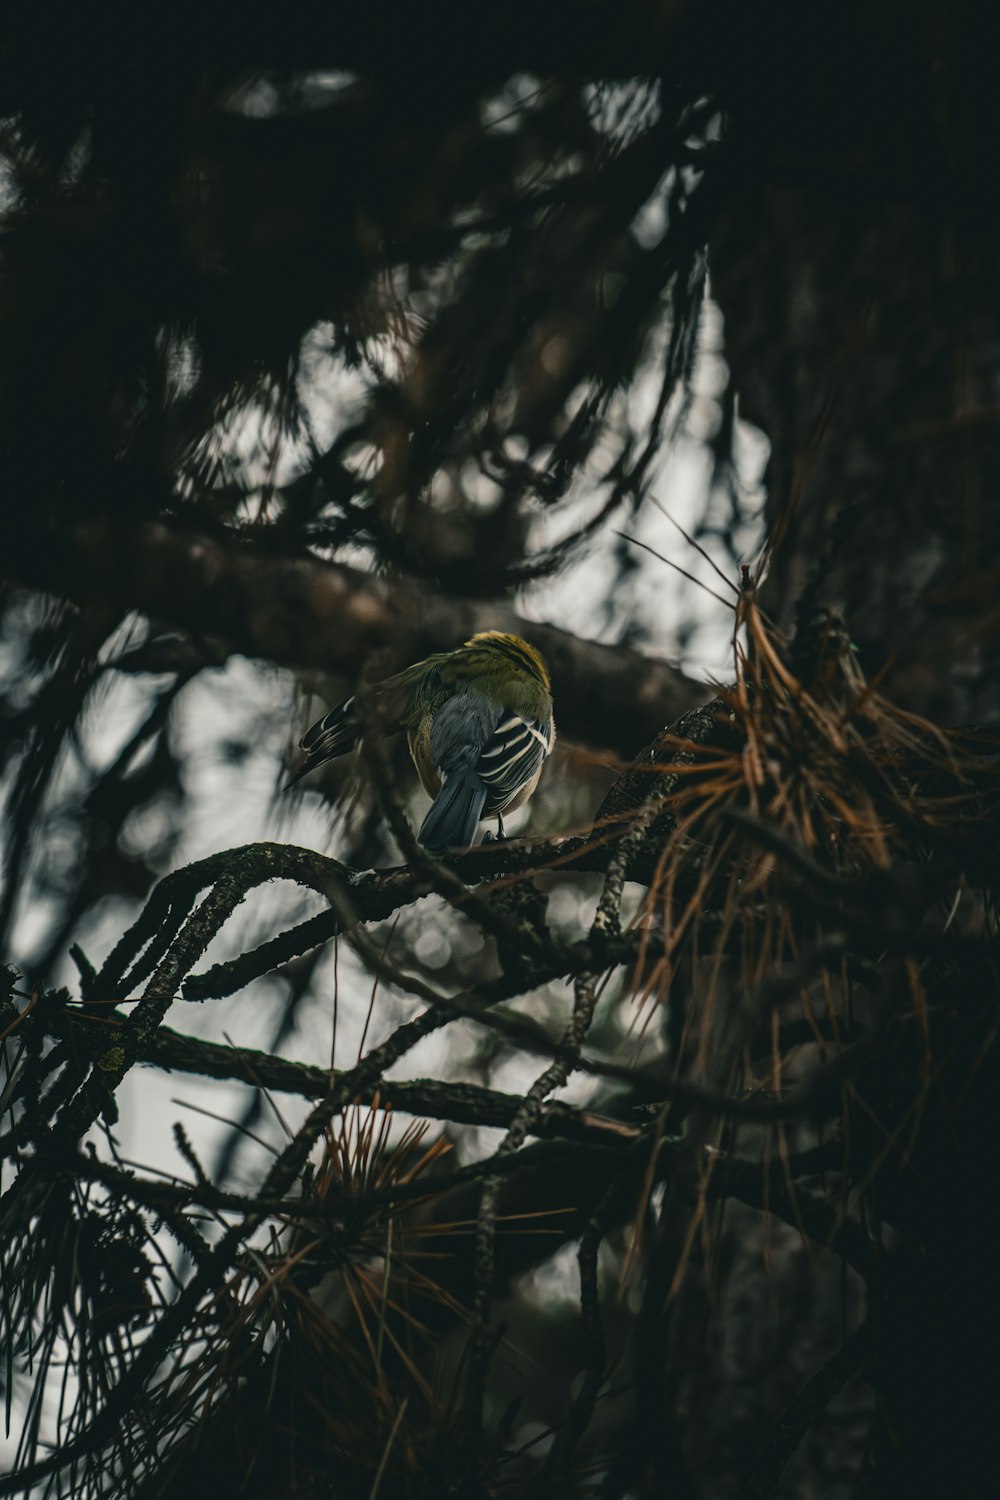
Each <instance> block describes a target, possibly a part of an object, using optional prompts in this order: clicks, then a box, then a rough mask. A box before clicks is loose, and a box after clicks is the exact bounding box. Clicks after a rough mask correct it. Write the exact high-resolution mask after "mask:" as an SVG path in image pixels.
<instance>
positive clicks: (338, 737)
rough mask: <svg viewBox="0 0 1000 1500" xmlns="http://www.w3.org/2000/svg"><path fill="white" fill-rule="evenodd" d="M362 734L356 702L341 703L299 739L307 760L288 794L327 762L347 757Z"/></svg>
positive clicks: (300, 768)
mask: <svg viewBox="0 0 1000 1500" xmlns="http://www.w3.org/2000/svg"><path fill="white" fill-rule="evenodd" d="M358 733H359V725H358V721H357V717H356V715H355V713H354V699H353V697H351V698H345V699H344V701H343V703H338V704H337V707H336V708H331V710H330V712H329V713H328V714H324V715H323V717H322V719H317V720H316V722H315V724H312V725H310V727H309V728H308V729H307V730H306V732H305V734H304V735H303V736H302V738H301V739H300V740H299V749H300V750H304V751H305V757H306V758H305V760H304V761H303V763H302V765H301V766H299V768H298V770H297V771H296V772H295V774H294V775H293V776H291V777H290V778H289V780H288V781H287V782H286V783H285V791H287V790H288V788H289V787H290V786H294V785H295V783H296V782H297V781H298V780H300V778H301V777H303V776H305V775H306V774H307V772H309V771H314V770H315V769H316V767H317V766H321V765H322V764H323V762H324V761H327V760H333V759H334V758H335V757H336V756H338V755H346V754H347V752H348V751H349V750H353V749H354V746H355V745H356V744H357V742H358Z"/></svg>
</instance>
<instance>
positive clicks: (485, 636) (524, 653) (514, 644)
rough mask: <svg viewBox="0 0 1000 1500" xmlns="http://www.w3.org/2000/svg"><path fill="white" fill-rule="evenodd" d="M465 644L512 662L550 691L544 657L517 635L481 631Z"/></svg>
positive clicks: (467, 646)
mask: <svg viewBox="0 0 1000 1500" xmlns="http://www.w3.org/2000/svg"><path fill="white" fill-rule="evenodd" d="M465 644H466V648H467V649H470V650H479V651H485V652H488V653H489V654H490V655H495V656H497V657H499V658H502V659H503V660H505V661H508V662H512V663H513V664H514V665H515V666H516V667H519V668H520V670H521V671H522V672H527V673H528V674H529V675H530V676H532V677H534V678H536V679H537V681H539V682H540V683H541V684H542V687H543V688H544V689H545V691H546V692H549V691H551V687H552V684H551V682H550V681H549V671H548V668H547V667H546V665H545V659H544V657H543V656H542V654H541V652H540V651H536V650H535V648H534V646H529V645H528V642H527V641H522V639H521V637H520V636H519V635H505V634H504V632H503V631H502V630H481V631H480V632H479V634H478V635H474V636H473V637H472V639H471V640H469V641H466V643H465Z"/></svg>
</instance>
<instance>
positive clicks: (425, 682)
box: [288, 630, 556, 851]
mask: <svg viewBox="0 0 1000 1500" xmlns="http://www.w3.org/2000/svg"><path fill="white" fill-rule="evenodd" d="M376 692H377V694H378V699H379V704H380V708H381V711H382V713H383V715H384V717H385V723H386V728H387V729H388V730H389V731H390V732H393V731H395V730H397V729H405V730H406V738H407V742H408V744H409V747H410V755H411V756H412V758H413V764H414V765H415V766H416V768H417V775H418V776H419V777H420V783H421V785H422V786H423V788H424V791H425V792H427V793H428V795H429V796H431V797H433V799H434V801H433V803H432V805H431V807H430V809H429V811H428V813H427V816H426V817H425V818H424V821H423V823H422V824H421V825H420V831H419V833H418V834H417V837H418V839H419V840H420V842H421V843H422V844H423V845H424V847H425V848H427V849H430V850H432V851H440V850H445V849H452V850H459V849H468V848H469V847H470V846H471V844H472V842H473V840H474V838H475V835H476V827H477V825H478V824H479V822H480V821H481V820H482V819H483V818H496V820H497V829H498V833H499V837H500V838H503V836H504V834H503V814H504V813H508V812H513V811H514V809H515V808H517V807H520V806H521V805H522V804H523V803H525V802H527V800H528V798H529V797H530V796H531V794H532V792H533V791H534V790H535V787H536V785H537V783H538V778H539V776H540V775H541V774H542V766H543V765H544V764H545V760H546V757H547V756H548V754H549V752H550V751H551V749H552V746H553V745H554V744H555V738H556V727H555V720H554V719H553V717H552V693H551V683H550V682H549V674H548V671H547V669H546V666H545V662H544V661H543V659H542V657H541V656H540V655H539V653H538V652H537V651H536V650H535V648H534V647H533V646H529V645H528V643H527V641H522V640H521V638H520V636H516V635H504V634H503V633H502V632H501V631H499V630H486V631H483V632H482V633H481V634H479V635H474V636H473V637H472V639H471V640H469V641H466V642H465V645H464V646H459V648H458V649H457V650H456V651H440V652H438V653H437V654H436V655H434V656H428V657H426V658H425V659H424V660H423V661H418V662H415V663H414V665H413V666H412V667H407V668H406V670H405V671H403V672H398V673H397V674H396V675H395V676H394V677H387V678H386V679H385V681H384V682H382V683H379V685H378V687H377V689H376ZM362 732H363V726H362V724H361V721H360V719H359V718H358V716H357V713H356V704H355V700H354V698H348V699H347V700H346V701H345V702H344V703H341V704H340V705H339V706H338V707H337V708H334V709H331V710H330V712H329V713H328V714H327V715H326V716H325V718H322V719H320V720H318V722H317V723H315V724H314V725H313V726H312V728H311V729H310V730H308V732H307V733H306V734H305V735H304V736H303V738H302V740H301V741H300V745H301V748H302V749H303V750H304V751H305V753H306V760H305V764H304V765H303V766H301V767H300V769H299V770H298V771H297V772H296V773H295V775H294V776H293V777H292V779H291V781H289V783H288V785H289V786H292V785H293V784H294V782H296V781H298V780H299V778H300V777H301V776H305V775H307V773H308V772H309V771H312V770H314V769H315V767H316V766H321V765H322V764H323V763H324V761H328V760H333V759H334V758H335V757H336V756H338V755H346V754H347V752H348V751H349V750H353V749H354V747H355V745H356V744H357V743H358V740H359V739H360V737H361V734H362Z"/></svg>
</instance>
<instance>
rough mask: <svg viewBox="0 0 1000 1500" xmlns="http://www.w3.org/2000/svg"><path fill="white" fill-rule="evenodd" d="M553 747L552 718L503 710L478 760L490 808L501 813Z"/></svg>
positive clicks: (477, 765) (534, 774)
mask: <svg viewBox="0 0 1000 1500" xmlns="http://www.w3.org/2000/svg"><path fill="white" fill-rule="evenodd" d="M551 748H552V721H551V720H549V721H548V722H547V723H546V722H543V721H542V720H540V719H529V718H524V717H522V715H521V714H516V713H512V712H510V711H504V710H501V713H500V717H499V720H498V723H497V725H496V727H495V729H494V730H493V733H492V735H491V736H490V738H489V740H488V741H487V743H486V744H485V745H484V746H483V748H482V750H481V751H480V754H479V759H478V761H477V762H476V771H477V772H478V774H479V777H480V779H481V780H482V781H483V782H484V783H485V785H486V791H487V799H486V806H487V810H488V811H490V812H492V811H498V812H502V811H503V809H504V808H505V807H506V806H507V804H508V802H510V800H511V798H512V797H515V796H516V795H517V793H518V792H519V791H520V790H521V788H522V787H523V786H526V785H527V783H528V782H529V781H531V780H532V779H533V778H534V777H535V776H536V775H537V774H538V772H539V771H540V770H541V768H542V763H543V761H544V760H545V757H546V756H547V755H548V753H549V751H550V750H551Z"/></svg>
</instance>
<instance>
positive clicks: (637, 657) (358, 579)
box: [5, 517, 709, 755]
mask: <svg viewBox="0 0 1000 1500" xmlns="http://www.w3.org/2000/svg"><path fill="white" fill-rule="evenodd" d="M5 571H6V572H7V573H8V574H9V575H10V576H12V577H15V578H17V579H18V580H19V581H21V582H23V583H26V584H29V585H32V586H34V587H37V588H44V589H48V590H51V591H53V592H55V593H59V594H63V595H65V596H66V597H67V598H70V599H73V600H74V601H76V602H77V603H82V602H84V601H85V600H87V599H91V598H96V599H99V600H100V601H102V603H103V604H104V605H105V606H108V605H109V604H114V605H115V606H117V607H118V608H119V609H122V610H129V609H137V610H140V611H141V612H142V613H143V614H146V615H149V616H151V617H152V618H154V619H157V620H163V621H166V622H167V623H169V624H171V625H174V626H177V627H179V628H180V629H181V630H184V631H187V632H190V633H191V634H192V635H194V636H196V637H198V636H208V637H212V638H215V639H213V643H212V646H213V649H212V652H211V659H212V660H213V661H216V662H218V661H220V660H224V659H225V657H226V656H227V655H228V654H229V653H230V652H240V653H242V654H243V655H246V656H259V657H265V658H267V659H268V660H270V661H276V662H279V663H281V664H282V665H285V666H295V667H319V668H322V669H323V670H325V671H329V672H340V673H343V674H344V675H345V676H347V677H348V678H350V679H352V680H353V679H356V678H357V676H358V673H359V671H360V670H361V667H362V665H363V663H364V661H365V659H366V658H367V657H368V656H369V655H370V654H371V653H372V652H373V651H391V652H392V653H393V655H398V656H400V657H402V656H404V655H406V656H411V657H419V656H422V655H425V654H427V653H428V652H431V651H441V650H450V649H451V648H452V647H454V646H455V645H456V644H457V643H458V642H459V641H463V640H465V639H467V638H468V637H469V636H470V635H472V634H474V633H475V632H476V631H477V630H506V631H512V632H514V633H515V634H517V635H523V636H525V637H526V638H527V639H528V640H531V641H533V642H534V643H535V644H536V645H537V646H539V647H540V649H541V650H542V651H543V652H544V653H545V656H546V658H547V659H548V662H549V666H550V668H551V671H552V678H553V681H554V683H555V684H556V695H557V708H558V714H559V724H560V728H561V729H562V731H563V732H564V733H565V734H566V735H567V736H569V737H570V738H572V739H578V740H582V741H584V742H585V743H587V744H591V745H597V746H602V747H607V748H609V749H613V750H616V751H619V752H620V753H622V754H624V755H629V754H631V752H632V751H633V750H634V748H635V746H636V745H638V744H642V743H643V742H644V741H645V740H648V739H649V738H650V737H651V736H652V735H653V734H655V733H656V732H658V731H659V730H660V728H661V727H662V725H663V724H665V723H670V722H671V721H672V720H674V719H676V718H677V717H678V716H679V715H680V714H682V713H684V712H685V711H686V710H687V709H689V708H691V707H692V706H693V705H694V704H695V703H699V702H702V701H704V699H705V698H706V697H708V695H709V690H708V689H707V688H705V687H704V686H703V685H702V684H700V683H695V682H692V681H691V680H690V679H688V678H686V677H685V676H684V675H683V674H682V673H681V672H679V671H677V669H676V668H674V667H671V666H669V665H668V664H667V663H666V662H662V661H656V660H653V659H651V658H649V657H645V656H642V655H641V654H640V653H639V652H638V651H633V650H630V649H629V648H627V647H624V646H602V645H600V644H599V643H598V642H596V641H585V640H580V639H578V638H577V637H576V636H573V635H570V634H569V632H567V631H565V630H557V629H556V628H555V627H554V626H552V625H538V624H536V623H535V622H534V621H531V620H525V619H522V618H521V616H520V615H518V614H517V613H516V611H515V610H514V609H512V608H511V606H510V605H509V604H505V603H502V602H493V603H484V602H482V601H478V600H470V599H449V598H439V597H436V596H433V595H432V594H431V593H430V592H429V591H425V590H423V589H422V588H420V587H419V586H418V585H417V584H416V583H415V582H414V581H413V580H401V579H393V580H389V579H386V578H379V577H376V576H374V575H373V574H371V573H364V572H361V571H360V570H358V569H356V568H348V567H344V566H342V565H340V564H336V563H328V562H323V561H321V560H320V559H319V558H317V557H315V556H313V555H311V554H309V553H299V554H298V555H282V554H280V553H276V552H274V551H272V550H269V549H266V548H265V547H263V546H260V545H257V544H247V543H242V544H241V543H240V542H239V541H238V540H237V539H235V538H232V539H230V538H228V537H222V536H209V535H207V534H205V533H201V532H195V531H189V530H184V529H182V528H181V527H179V526H173V525H169V524H167V523H166V522H164V521H150V522H147V523H145V524H142V525H137V526H132V527H126V526H123V525H122V524H121V519H120V517H114V518H112V517H103V518H102V517H97V518H93V519H90V520H87V521H81V522H79V523H78V524H77V525H75V526H73V527H71V528H69V529H67V530H65V531H64V532H62V533H61V535H59V536H57V537H54V538H53V539H52V543H51V545H50V546H48V547H46V548H45V549H39V548H37V547H27V546H26V547H24V548H19V547H18V545H17V540H16V537H12V538H11V547H10V549H9V551H8V555H7V557H6V558H5ZM220 640H221V643H222V644H221V645H220V644H219V642H220ZM142 662H143V656H142V650H141V648H140V650H139V652H138V653H136V654H135V657H134V659H133V660H132V661H131V662H130V664H131V665H134V666H137V667H141V666H142Z"/></svg>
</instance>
